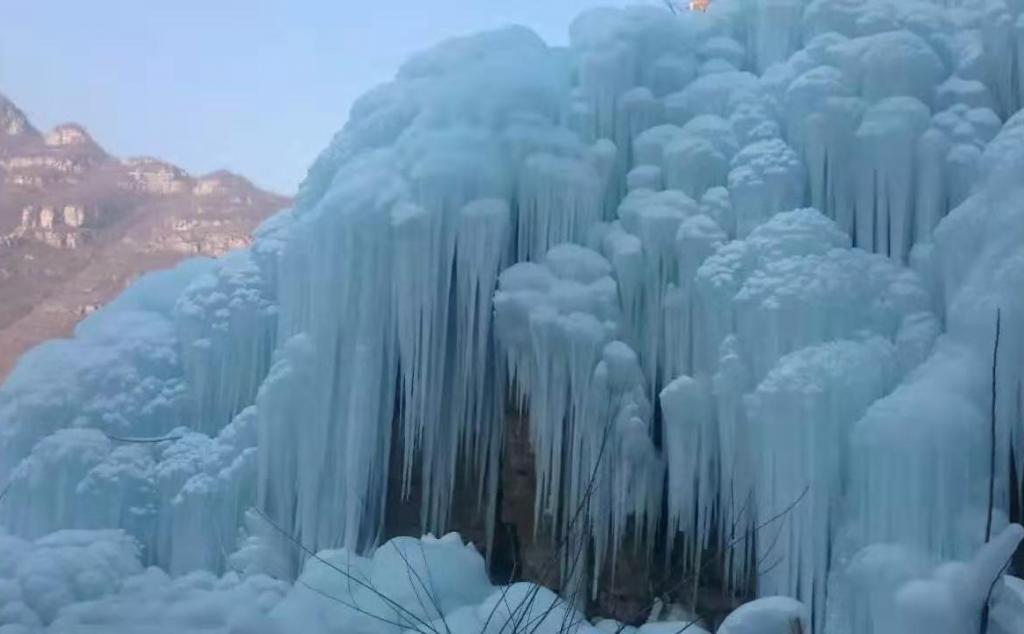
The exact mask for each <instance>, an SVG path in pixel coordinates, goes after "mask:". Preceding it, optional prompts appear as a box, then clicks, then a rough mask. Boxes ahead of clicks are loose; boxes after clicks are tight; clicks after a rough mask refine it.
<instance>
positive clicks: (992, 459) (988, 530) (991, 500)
mask: <svg viewBox="0 0 1024 634" xmlns="http://www.w3.org/2000/svg"><path fill="white" fill-rule="evenodd" d="M1002 317H1003V311H1002V310H1001V309H996V339H995V343H993V344H992V404H991V409H990V411H989V419H990V422H991V425H992V429H991V434H992V435H991V443H990V446H989V455H988V459H989V464H988V468H989V471H988V518H987V519H986V521H985V543H986V544H987V543H988V541H989V540H990V539H992V512H993V510H994V508H993V507H994V506H995V490H996V383H997V382H998V370H999V330H1000V326H1001V322H1002Z"/></svg>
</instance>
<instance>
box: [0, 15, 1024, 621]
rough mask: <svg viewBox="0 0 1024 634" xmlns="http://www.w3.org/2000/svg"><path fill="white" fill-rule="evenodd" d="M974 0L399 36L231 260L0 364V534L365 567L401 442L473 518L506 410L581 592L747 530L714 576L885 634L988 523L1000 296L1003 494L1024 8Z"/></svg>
mask: <svg viewBox="0 0 1024 634" xmlns="http://www.w3.org/2000/svg"><path fill="white" fill-rule="evenodd" d="M986 11H987V12H985V11H981V10H980V9H977V10H976V9H973V8H970V7H962V8H959V9H956V10H947V9H944V8H941V7H939V6H937V5H932V4H917V3H913V4H912V3H903V2H848V1H843V0H830V1H821V0H818V1H815V2H811V3H804V2H800V1H797V0H788V1H784V2H771V3H768V2H765V3H761V2H739V1H737V2H734V1H730V0H716V1H715V2H714V3H713V4H712V5H711V6H710V7H709V8H708V11H707V12H706V13H695V14H686V15H679V16H676V17H670V16H669V15H668V14H667V12H666V11H664V10H663V9H654V8H648V9H631V10H625V11H618V10H602V11H595V12H592V13H588V14H586V15H584V16H582V17H581V18H580V19H579V20H578V21H577V22H576V23H575V25H574V26H573V30H572V46H571V48H570V49H569V50H568V51H564V50H560V49H554V48H549V47H548V46H546V45H545V44H544V43H542V42H541V41H540V40H538V39H537V38H536V37H535V36H534V35H533V34H531V33H529V32H528V31H526V30H524V29H507V30H502V31H498V32H495V33H490V34H486V35H482V36H477V37H470V38H464V39H460V40H455V41H452V42H449V43H447V44H445V45H443V46H441V47H439V48H437V49H435V50H433V51H430V52H427V53H425V54H422V55H420V56H418V57H416V58H415V59H413V60H412V61H410V62H409V63H408V64H406V65H405V66H404V67H403V68H402V70H401V71H400V73H399V75H398V77H397V79H396V80H395V81H394V82H392V83H390V84H387V85H385V86H382V87H380V88H378V89H377V90H375V91H373V92H371V93H370V94H368V95H367V96H365V97H364V98H363V99H362V100H360V101H359V102H358V103H357V105H356V106H355V108H354V109H353V111H352V114H351V119H350V122H349V123H348V125H347V127H346V129H345V130H344V131H343V132H342V133H341V134H340V135H339V137H338V138H337V139H336V140H335V142H334V143H333V144H332V145H331V147H330V148H329V149H328V150H327V151H326V152H325V153H324V154H323V155H322V156H321V157H320V159H319V160H318V161H317V162H316V163H315V164H314V166H313V167H312V168H311V170H310V175H309V177H308V179H307V181H306V182H305V184H304V185H303V188H302V190H301V192H300V195H299V197H298V199H297V202H296V205H295V208H294V209H293V210H290V211H287V212H284V213H282V214H280V215H278V216H277V217H275V218H274V219H272V220H271V221H269V222H268V223H266V224H265V225H264V227H262V228H261V230H260V231H259V233H258V235H257V236H256V242H255V244H254V245H253V247H252V248H251V249H250V250H248V251H246V252H242V253H239V254H236V255H234V256H232V257H230V258H228V259H227V260H225V261H224V262H222V263H215V264H212V263H194V264H190V265H186V266H184V267H181V268H179V269H178V270H176V271H174V272H171V273H167V274H164V275H163V277H159V276H157V277H154V278H151V280H150V281H149V282H146V281H144V282H143V284H142V285H140V286H139V287H137V288H135V289H133V290H130V291H129V292H128V293H127V294H126V296H125V297H123V298H121V299H120V300H118V302H117V303H115V304H114V305H113V306H112V307H110V308H109V309H107V310H106V311H101V313H99V314H97V315H96V316H94V317H93V318H91V319H90V320H89V321H87V322H86V323H85V324H83V326H82V328H80V330H79V332H78V338H77V339H76V340H75V341H74V342H70V343H66V344H63V345H65V346H79V349H81V350H84V351H86V352H87V354H82V355H79V356H81V357H82V358H81V360H76V361H74V362H73V363H71V364H70V366H68V364H66V363H64V362H63V361H61V362H60V363H62V364H64V365H62V366H60V367H59V370H55V369H54V368H57V367H58V362H57V360H56V358H57V357H60V358H61V359H63V358H65V357H66V356H67V355H66V352H67V350H66V349H56V348H50V349H44V350H40V351H37V352H36V353H33V355H30V356H29V357H28V358H27V359H26V360H25V361H24V362H23V363H22V364H21V366H20V367H19V368H18V371H17V372H16V373H15V376H14V377H12V379H11V381H10V382H9V383H8V385H7V386H5V387H4V391H3V392H0V408H2V409H0V418H2V419H3V424H4V426H5V427H4V429H3V431H2V434H3V435H2V451H3V453H2V456H3V458H2V462H0V467H2V469H3V473H4V474H9V476H10V481H11V487H10V491H9V501H10V503H9V504H8V505H7V506H6V507H5V508H4V510H3V511H2V514H3V524H4V525H5V526H6V527H7V528H8V530H11V531H12V532H15V533H17V534H22V535H25V536H36V535H41V534H43V533H45V532H47V531H50V530H54V529H56V528H60V527H64V526H79V527H102V526H119V527H124V528H127V529H128V530H129V531H131V532H132V534H134V535H135V536H136V537H137V538H138V539H139V540H140V541H141V542H142V543H143V544H144V545H145V546H146V553H147V557H148V558H149V559H150V561H153V562H156V563H159V564H161V565H163V566H166V567H168V568H169V569H170V570H172V571H185V570H190V569H195V568H208V569H214V570H216V569H220V568H222V567H223V566H224V565H225V562H226V560H227V559H228V557H229V556H230V554H231V553H232V552H233V549H234V548H235V546H236V543H235V542H236V540H237V530H238V527H239V526H240V525H241V524H242V523H243V518H244V517H245V513H246V510H247V509H249V508H250V507H253V506H255V507H258V508H259V509H260V510H261V511H262V512H263V513H264V514H265V515H266V516H267V517H269V518H270V519H271V520H272V521H274V522H275V523H276V524H277V525H279V526H281V527H284V528H285V529H286V530H287V531H288V532H290V533H291V534H292V535H294V537H295V539H297V540H298V541H299V542H301V543H302V544H303V545H304V546H305V547H306V548H308V549H310V550H314V551H315V550H318V549H322V548H327V547H337V546H344V547H347V548H350V549H353V550H365V549H367V548H370V547H372V546H373V545H374V544H375V543H376V542H377V541H378V539H379V538H380V533H381V528H382V523H383V516H384V511H385V502H386V500H387V498H388V484H389V474H390V473H391V472H392V471H393V468H392V464H391V462H392V461H393V460H396V459H397V460H400V462H401V464H400V465H398V466H397V468H398V470H399V471H400V473H401V479H400V482H398V483H397V484H398V486H400V487H401V489H402V490H401V492H402V493H403V494H408V493H409V492H410V491H411V490H412V489H413V487H418V491H419V495H420V499H421V501H422V505H421V521H422V528H423V529H424V530H431V531H441V530H443V529H445V528H446V527H448V525H449V523H450V519H451V515H452V508H453V505H454V504H456V502H457V501H456V500H455V499H454V496H455V493H454V492H455V490H456V489H455V486H456V482H458V481H460V479H463V478H465V476H466V474H467V473H468V474H472V476H473V477H472V478H470V480H471V481H475V482H477V483H478V486H477V498H478V499H477V500H476V501H475V503H478V504H480V506H481V508H482V509H484V510H483V512H485V513H486V516H487V517H488V518H493V517H494V515H495V514H494V507H493V505H494V504H495V500H496V497H497V491H498V486H499V462H500V457H501V452H502V442H503V429H504V425H505V419H506V414H507V412H509V411H510V410H515V409H522V410H523V411H525V412H526V413H528V418H529V438H530V441H531V443H532V447H533V450H534V452H535V455H536V475H537V493H536V503H535V513H536V516H537V518H538V520H542V521H538V524H539V525H542V526H546V527H547V528H548V530H550V532H551V533H553V534H554V535H556V536H558V535H565V534H569V535H570V536H571V537H572V538H573V539H576V540H581V539H582V540H589V541H590V543H592V544H593V548H592V551H591V552H592V553H593V561H590V562H588V563H587V564H586V565H576V564H570V565H569V568H567V569H566V570H563V574H564V575H567V576H569V577H572V578H573V579H575V581H576V582H580V583H582V582H583V581H584V578H585V577H586V574H587V573H586V571H587V570H589V571H591V572H590V577H591V580H592V581H593V583H594V584H595V587H596V584H598V583H600V579H601V578H602V577H603V576H605V575H604V574H603V573H602V571H605V570H608V569H609V568H611V569H613V568H614V565H615V557H616V553H618V552H619V550H620V548H621V547H622V546H623V544H624V543H625V542H626V541H627V540H631V541H632V542H633V543H635V544H638V545H646V547H648V548H651V547H652V546H653V544H654V542H655V539H654V537H655V534H656V533H658V531H659V530H661V529H662V528H663V527H667V528H668V530H669V534H671V535H676V534H678V535H679V539H678V540H670V542H678V544H679V546H678V547H679V548H682V549H683V551H684V553H683V556H682V559H683V560H684V561H686V562H687V563H686V565H687V566H691V567H693V568H696V567H698V566H700V565H701V563H700V558H701V556H702V554H703V553H706V551H708V550H709V549H712V548H716V547H717V548H721V547H722V545H723V544H730V545H735V547H730V548H728V549H727V555H726V557H725V558H724V560H723V563H722V566H723V568H724V573H725V579H726V582H727V584H729V585H731V586H736V587H742V586H744V585H745V584H748V583H750V581H751V580H752V579H756V588H757V591H758V593H759V594H762V595H773V594H784V595H789V596H793V597H796V598H799V599H800V600H802V601H804V602H805V603H806V604H807V605H808V606H810V607H811V610H812V615H813V620H814V623H815V628H816V631H824V628H825V627H827V626H829V625H828V624H831V623H832V622H833V620H834V619H839V620H845V622H846V623H847V626H848V627H854V626H853V625H849V624H850V623H853V624H856V627H858V628H861V629H858V630H857V631H864V632H871V631H875V630H872V629H870V628H871V627H872V625H871V624H872V623H876V622H881V620H882V618H883V617H884V613H885V611H886V610H891V609H892V606H890V605H888V604H886V602H885V600H883V599H878V600H876V599H875V598H874V597H876V596H881V597H884V596H887V595H886V594H885V593H884V592H883V591H882V590H880V589H879V588H878V581H877V579H879V578H883V579H887V580H888V581H887V583H890V584H891V585H893V587H895V586H897V585H898V584H900V583H903V582H905V581H906V580H908V579H912V578H914V577H915V575H917V576H920V575H924V574H926V572H927V571H928V570H930V566H932V565H934V564H935V563H936V562H939V561H943V560H946V559H952V558H965V557H967V556H969V555H970V554H971V553H972V552H973V551H974V550H975V549H976V548H977V547H978V546H979V545H980V543H981V541H982V539H983V536H984V526H983V525H984V520H985V497H984V493H983V492H984V491H985V489H986V486H987V479H986V474H987V473H988V458H987V456H988V449H987V442H988V440H987V439H988V433H987V429H988V425H987V415H986V412H987V409H986V405H985V404H986V403H987V401H986V400H985V395H986V394H987V392H986V391H985V390H986V388H987V384H988V383H987V381H986V380H985V379H984V376H985V372H986V371H987V370H986V368H987V367H988V365H987V361H986V359H987V357H986V356H985V355H988V354H990V353H991V342H992V332H991V326H992V324H993V323H994V314H995V311H994V307H995V306H996V305H999V306H1001V307H1002V308H1003V323H1004V341H1005V344H1004V350H1005V352H1004V355H1005V359H1006V363H1002V364H1001V366H1002V370H1001V372H1000V374H999V376H998V379H997V382H998V383H999V386H1000V387H1001V388H1002V389H1001V390H1000V394H1003V395H1004V396H1003V397H1001V400H1000V401H999V402H998V403H997V405H998V407H997V409H998V412H999V416H998V423H999V429H1000V434H999V439H998V442H999V451H998V459H999V460H1000V469H998V473H999V474H1000V479H999V482H998V483H997V487H996V492H997V499H996V505H997V508H998V509H1001V510H1003V511H1005V510H1006V509H1008V508H1009V498H1010V496H1011V494H1013V493H1014V492H1011V491H1010V485H1009V473H1010V466H1009V461H1010V455H1011V451H1010V450H1011V447H1014V446H1019V444H1020V443H1021V442H1022V440H1021V434H1020V433H1019V432H1020V430H1021V429H1022V428H1021V426H1020V424H1021V410H1022V406H1021V404H1020V399H1021V396H1020V392H1019V389H1018V386H1019V385H1020V373H1021V368H1022V367H1024V364H1022V363H1021V360H1022V358H1024V356H1022V355H1024V353H1022V350H1024V347H1022V346H1024V344H1022V341H1024V337H1022V328H1021V324H1022V323H1024V320H1022V319H1021V317H1022V315H1024V313H1022V309H1021V305H1020V304H1021V300H1020V299H1019V298H1017V299H1014V298H1013V297H1012V294H1011V289H1012V288H1013V285H1014V283H1015V282H1016V283H1019V282H1020V281H1021V280H1022V279H1024V276H1022V271H1024V265H1022V260H1024V258H1021V257H1020V254H1019V253H1017V254H1016V256H1015V257H1016V259H1014V257H1007V255H1008V254H1010V255H1012V252H1010V251H1008V250H1009V249H1012V248H1013V246H1012V241H1008V238H1007V237H1006V235H1007V233H1009V234H1010V235H1012V234H1013V231H1014V229H1015V228H1020V227H1021V218H1020V214H1019V213H1016V212H1014V211H1012V210H1010V209H1009V207H1007V206H1006V205H1004V204H1002V202H1001V201H1000V200H999V196H997V195H996V193H997V192H1004V191H1006V190H1007V188H1008V187H1009V185H1007V182H1009V181H1005V182H1004V181H999V180H998V178H996V176H993V174H995V175H998V174H1004V173H1009V172H1012V171H1013V169H1014V168H1015V167H1018V166H1020V165H1021V164H1024V163H1021V162H1018V161H1020V160H1021V159H1020V156H1019V155H1020V152H1019V151H1018V152H1017V155H1016V157H1015V155H1014V154H1013V152H1014V150H1013V147H1014V146H1015V145H1016V144H1018V143H1019V141H1020V140H1021V136H1022V134H1024V121H1022V120H1021V119H1020V117H1019V116H1018V117H1017V118H1016V119H1013V120H1011V119H1010V116H1011V115H1012V114H1013V113H1014V112H1015V111H1016V110H1017V109H1018V108H1019V107H1020V105H1021V101H1022V98H1024V95H1022V94H1021V87H1022V86H1024V18H1021V17H1020V14H1019V11H1020V7H1016V8H1014V6H1007V5H1002V4H1000V3H988V6H987V9H986ZM1008 120H1009V123H1006V124H1005V125H1004V122H1006V121H1008ZM1001 130H1002V132H1001ZM997 135H998V136H997ZM986 148H987V149H986ZM979 175H985V178H980V177H979ZM1011 180H1012V179H1011ZM975 192H979V193H975ZM972 194H973V196H972ZM1006 195H1007V196H1009V194H1006ZM1009 199H1010V200H1012V196H1010V197H1009ZM957 207H959V209H957V211H956V212H955V213H953V214H950V212H951V211H952V210H953V209H954V208H957ZM986 214H987V215H986ZM1014 214H1016V215H1014ZM979 215H980V216H982V217H983V218H986V219H985V220H984V221H983V220H982V218H979ZM947 216H948V217H947ZM985 223H989V224H985ZM996 223H1001V224H1000V225H997V224H996ZM1014 223H1016V224H1014ZM996 226H1000V227H1002V228H1001V229H997V228H995V227H996ZM937 227H938V229H936V228H937ZM147 283H148V284H151V285H153V286H154V288H152V289H149V290H147V289H146V288H145V286H144V285H145V284H147ZM156 291H159V292H156ZM172 295H173V296H178V295H180V297H179V299H178V300H177V302H176V303H175V305H174V306H171V305H170V304H169V303H167V302H166V297H168V296H172ZM160 296H162V297H164V299H162V300H157V299H153V298H154V297H160ZM989 308H992V310H991V311H989ZM139 315H145V316H146V317H145V319H142V318H140V317H138V316H139ZM51 372H57V373H58V375H57V377H56V380H58V381H59V382H61V388H62V392H61V394H59V395H58V394H56V393H55V392H54V391H53V388H52V383H51V382H52V381H53V380H54V379H52V378H50V377H45V374H46V373H51ZM979 377H981V378H979ZM48 385H49V386H48ZM46 390H50V391H49V392H47V391H46ZM656 412H659V413H660V414H658V415H656ZM182 428H184V429H182ZM176 429H177V430H178V431H175V430H176ZM112 436H120V437H124V436H131V437H166V438H169V440H168V441H167V442H164V443H151V444H142V443H128V444H124V443H118V442H116V440H112V439H111V437H112ZM396 448H397V449H398V450H400V451H396ZM1018 449H1019V447H1018ZM1019 455H1024V454H1021V453H1018V456H1019ZM1016 464H1017V465H1021V464H1022V462H1021V461H1020V460H1017V462H1016ZM43 473H47V474H50V475H49V476H48V477H47V478H45V480H46V481H45V482H44V481H43V480H44V478H43V477H42V476H41V474H43ZM52 474H56V476H53V475H52ZM392 484H395V483H392ZM54 490H56V491H57V499H59V500H60V502H59V503H58V504H55V505H53V508H50V506H49V505H45V507H44V506H43V505H38V504H34V503H33V502H32V501H33V500H37V499H39V496H41V495H44V491H46V492H47V493H45V495H47V496H48V497H49V498H52V496H53V491H54ZM663 500H665V501H667V503H663ZM458 503H460V504H465V503H466V501H464V500H459V501H458ZM10 508H16V509H19V512H18V513H12V512H9V511H8V510H7V509H10ZM161 509H162V510H161ZM580 509H584V510H583V514H584V516H585V519H584V520H579V519H578V518H579V515H580V511H579V510H580ZM780 517H781V520H780V519H779V518H780ZM1000 517H1001V519H999V520H998V521H1000V522H1002V523H1005V521H1006V520H1005V514H1003V515H1001V516H1000ZM581 526H583V527H585V528H582V529H581V528H580V527H581ZM490 528H491V529H493V527H490ZM769 528H770V530H769ZM762 533H764V534H762ZM744 536H746V537H747V538H744ZM755 536H756V539H755V538H754V537H755ZM879 544H890V545H892V544H895V545H898V547H899V548H903V549H905V551H904V550H901V551H900V552H901V553H903V552H905V555H906V556H905V557H902V558H894V557H872V556H871V555H872V553H873V552H874V551H873V550H872V549H876V548H877V547H878V545H879ZM893 547H894V548H895V547H896V546H893ZM677 554H678V553H677ZM894 561H898V562H899V569H898V570H896V571H892V570H891V569H890V570H889V572H891V573H892V574H888V575H887V576H886V575H882V576H878V575H877V574H875V573H880V572H882V571H880V570H878V567H879V566H883V567H884V566H894V565H896V564H894V563H893V562H894ZM574 565H575V567H573V566H574ZM872 566H875V567H874V568H872Z"/></svg>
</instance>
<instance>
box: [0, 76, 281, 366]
mask: <svg viewBox="0 0 1024 634" xmlns="http://www.w3.org/2000/svg"><path fill="white" fill-rule="evenodd" d="M287 204H288V200H287V199H286V198H284V197H282V196H278V195H275V194H272V193H269V192H265V191H262V190H260V189H258V188H257V187H255V186H254V185H253V184H252V183H250V182H249V181H247V180H246V179H244V178H242V177H241V176H238V175H235V174H232V173H230V172H224V171H219V172H214V173H211V174H207V175H204V176H198V177H194V176H191V175H190V174H188V173H187V172H186V171H185V170H183V169H181V168H179V167H176V166H174V165H171V164H169V163H166V162H163V161H160V160H159V159H155V158H148V157H147V158H131V159H125V160H121V159H119V158H117V157H114V156H111V155H110V154H108V153H107V152H105V151H104V150H103V148H102V147H101V146H100V145H99V144H98V143H97V142H96V141H95V140H93V138H92V137H91V136H90V135H89V133H88V132H87V131H86V130H85V129H84V128H83V127H82V126H80V125H77V124H73V123H69V124H63V125H60V126H57V127H56V128H54V129H53V130H51V131H50V132H48V133H42V132H40V131H39V130H37V129H36V128H35V127H34V126H33V125H32V124H31V122H30V121H29V120H28V118H27V117H26V116H25V114H24V113H23V112H22V111H21V110H20V109H19V108H18V107H17V106H16V105H15V104H13V103H12V102H10V101H9V100H7V99H6V98H5V97H3V96H2V95H0V380H2V379H3V377H4V376H5V375H6V374H7V372H8V371H9V370H10V368H11V367H12V366H13V364H14V362H15V360H16V359H17V357H18V356H19V355H20V354H21V353H22V352H24V351H25V350H26V349H28V348H29V347H31V346H33V345H35V344H36V343H39V342H41V341H44V340H46V339H50V338H53V337H60V336H65V335H67V334H69V333H70V331H71V328H72V327H73V325H74V324H75V322H77V321H78V320H79V319H80V318H81V317H82V316H83V315H85V314H88V313H89V312H91V311H92V310H94V309H95V308H96V307H97V306H100V305H102V304H103V303H104V302H106V301H107V300H109V299H110V298H112V297H113V296H114V295H116V294H117V293H118V292H119V291H120V290H121V289H123V288H124V287H125V286H126V285H127V284H128V283H129V282H130V281H131V280H132V279H133V278H134V277H136V276H138V275H139V274H141V273H143V272H145V271H148V270H152V269H155V268H160V267H165V266H168V265H170V264H172V263H174V262H175V261H177V260H179V259H181V258H183V257H189V256H199V255H203V256H218V255H221V254H222V253H224V252H225V251H228V250H230V249H235V248H238V247H241V246H245V245H247V244H248V243H249V240H250V238H249V234H250V232H251V231H252V229H253V228H254V227H255V226H256V225H257V224H258V223H259V222H260V221H262V220H263V219H264V218H266V217H267V216H268V215H270V214H271V213H273V212H274V211H276V210H278V209H280V208H282V207H284V206H286V205H287Z"/></svg>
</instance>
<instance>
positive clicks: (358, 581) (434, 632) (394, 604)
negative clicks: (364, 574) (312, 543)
mask: <svg viewBox="0 0 1024 634" xmlns="http://www.w3.org/2000/svg"><path fill="white" fill-rule="evenodd" d="M253 510H254V511H255V512H256V514H257V515H259V516H260V517H261V518H262V519H263V521H264V522H266V523H267V524H269V525H270V526H271V527H272V528H273V529H274V530H275V531H277V532H278V533H280V534H281V535H282V536H284V538H285V539H287V540H288V541H290V542H291V543H292V544H294V545H295V546H296V547H297V548H299V550H301V551H302V552H303V553H305V554H306V555H307V556H309V557H311V558H313V559H315V560H317V561H318V562H320V563H322V564H323V565H325V566H327V567H328V568H330V569H331V570H333V571H335V572H337V573H338V574H340V575H342V576H343V577H344V578H345V579H347V580H349V581H351V582H354V583H355V584H356V585H357V586H359V587H361V588H365V589H366V590H369V591H370V592H372V593H373V594H374V595H376V596H377V597H379V598H380V599H381V600H383V601H384V602H385V603H386V604H388V605H389V606H391V608H392V609H393V610H394V611H395V612H396V613H397V614H400V615H403V616H405V618H409V619H411V620H412V621H416V622H418V623H420V624H421V625H423V626H424V627H426V628H427V631H428V632H431V633H432V634H439V632H437V630H435V629H434V628H433V627H432V626H431V625H430V624H429V623H427V622H426V621H424V620H423V619H421V618H420V617H419V616H417V615H416V613H414V612H412V611H410V610H408V609H406V608H405V607H403V606H401V605H399V604H398V602H396V601H395V600H394V599H392V598H391V597H389V596H388V595H387V594H385V593H383V592H381V591H380V590H378V589H377V588H375V587H374V586H373V585H372V584H370V583H367V582H366V581H364V580H363V579H360V578H359V577H357V576H355V575H353V574H351V573H349V572H348V571H347V570H343V569H342V568H340V567H338V566H336V565H334V564H333V563H331V562H329V561H327V560H326V559H324V558H323V557H321V556H320V555H318V554H317V553H315V552H313V550H312V549H310V548H309V547H307V546H306V545H305V544H303V543H302V542H300V541H299V540H298V539H296V538H295V537H294V536H293V535H292V534H291V533H289V532H288V531H286V530H285V529H284V528H282V527H280V526H278V525H277V523H276V522H274V520H272V519H270V517H268V516H267V514H266V513H264V512H263V511H262V510H260V509H258V508H254V509H253ZM417 631H421V630H417Z"/></svg>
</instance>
